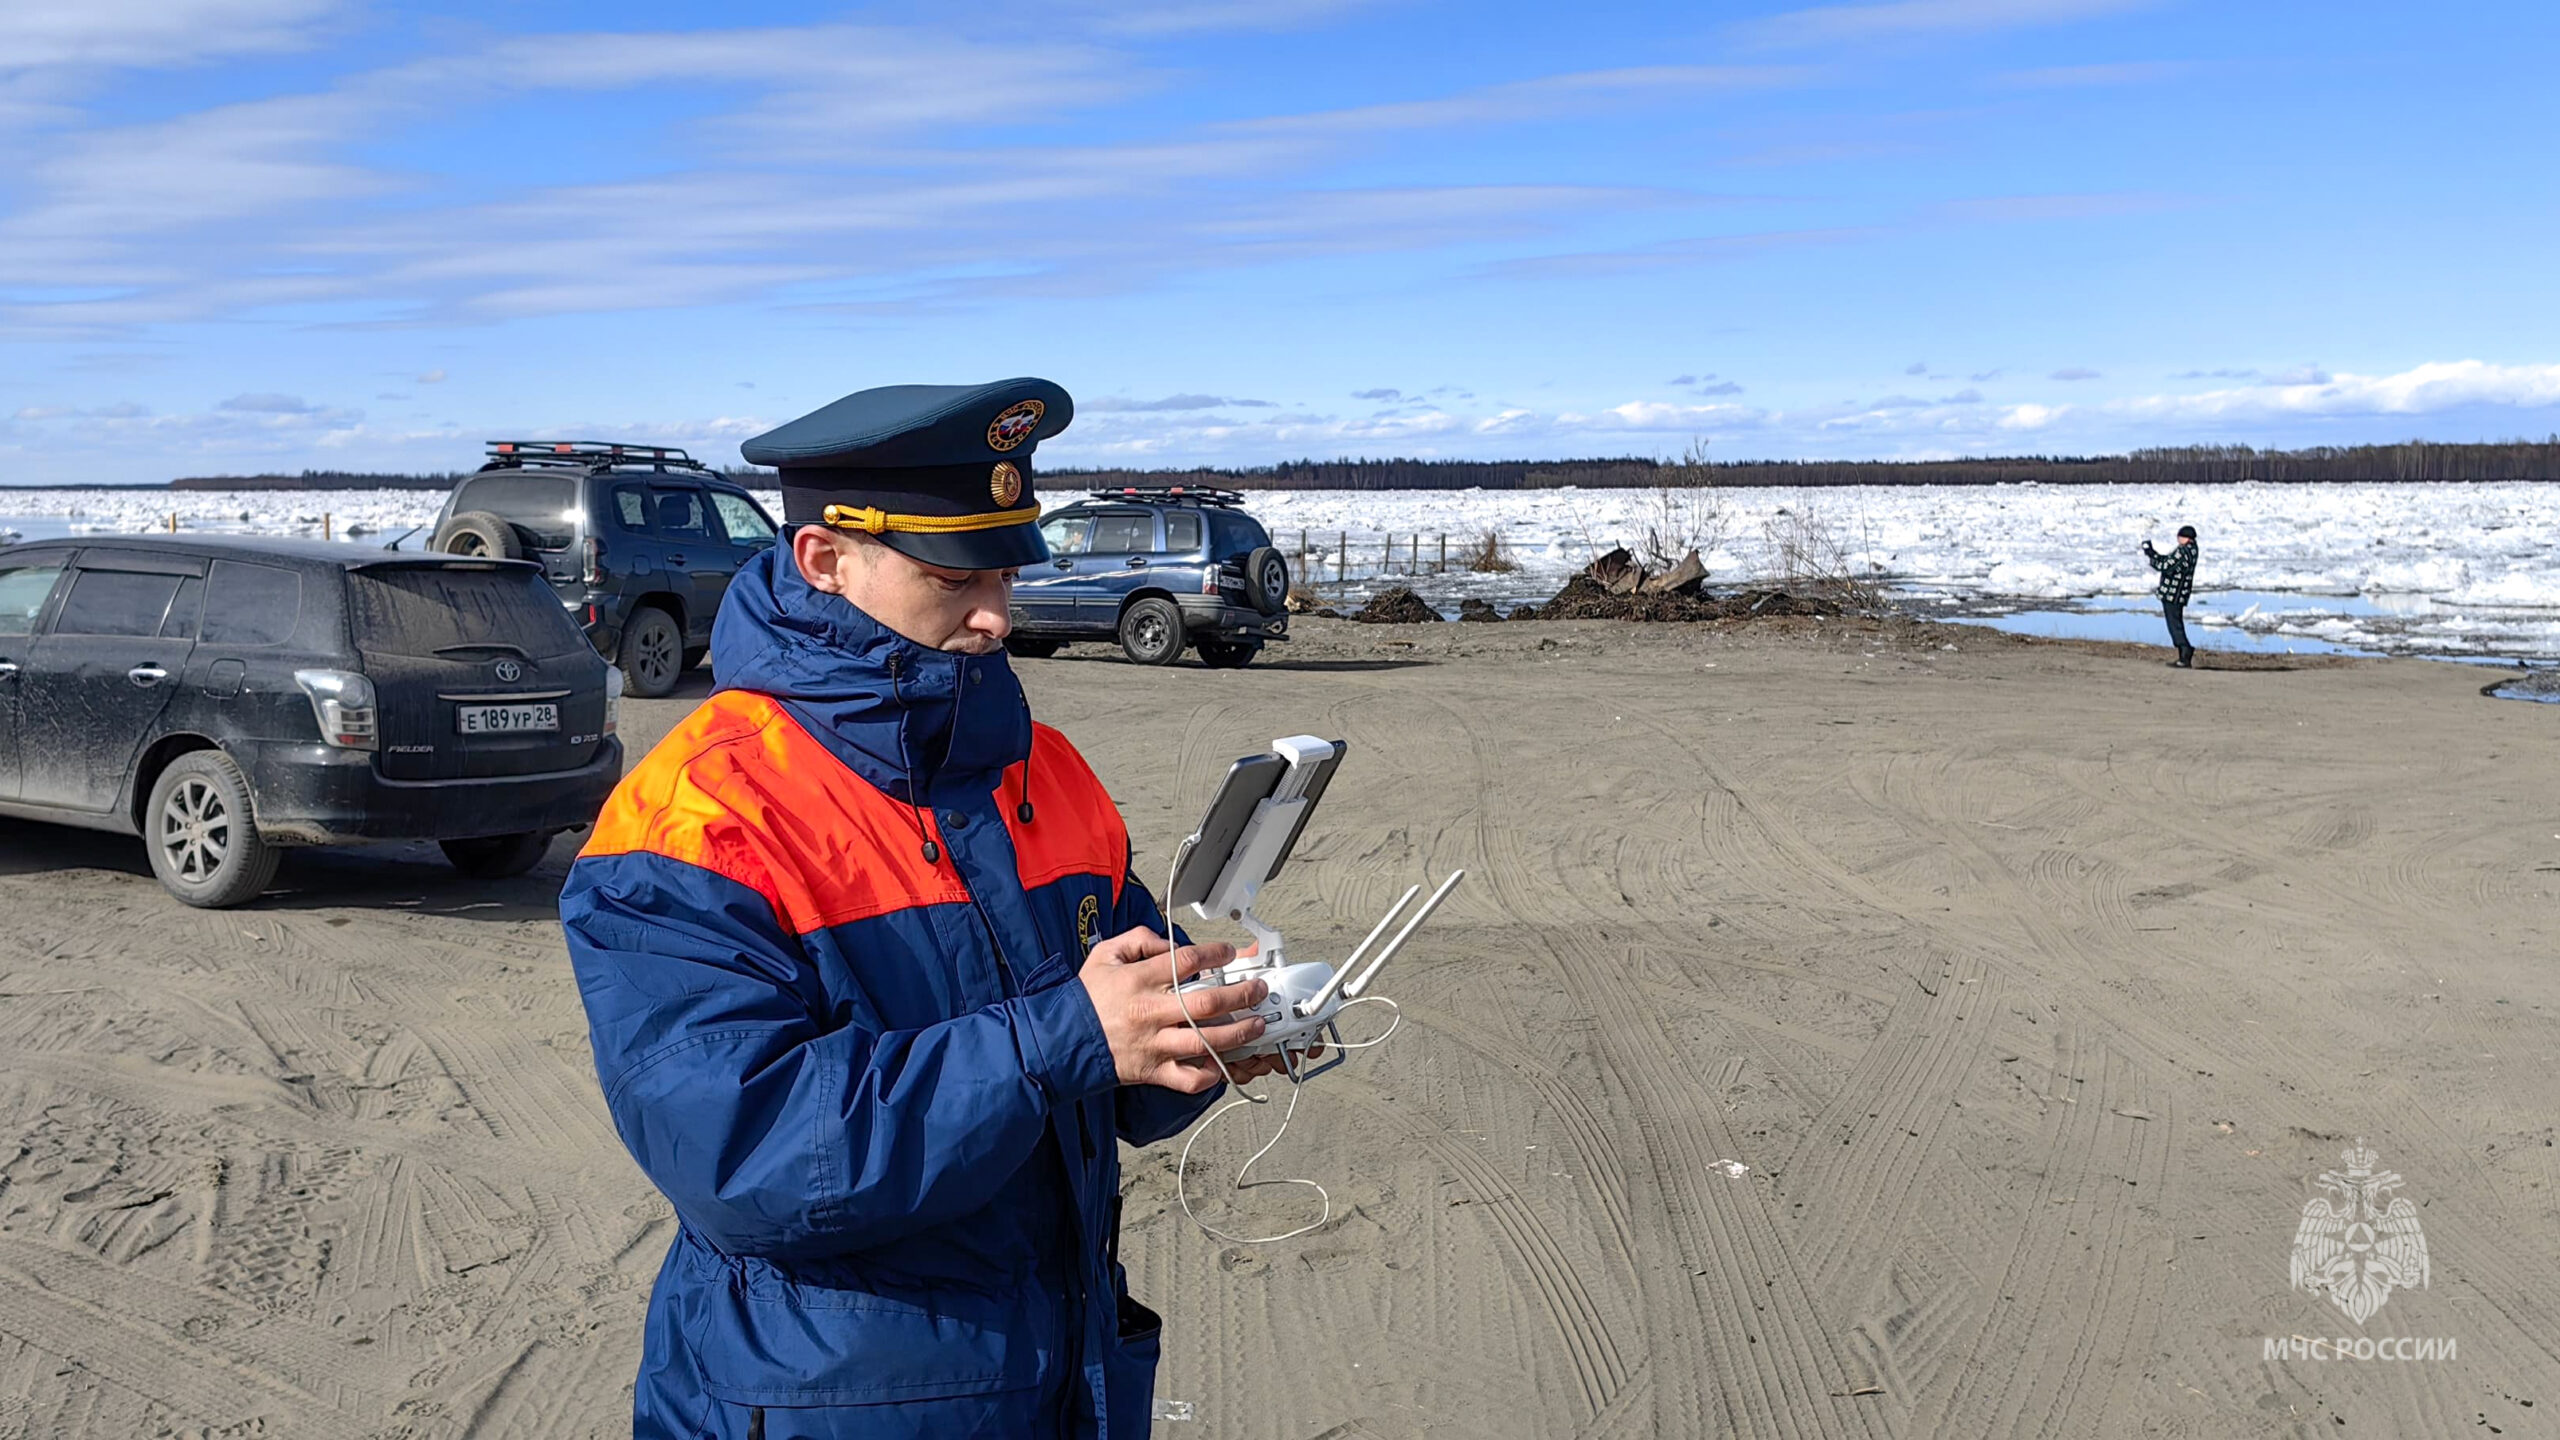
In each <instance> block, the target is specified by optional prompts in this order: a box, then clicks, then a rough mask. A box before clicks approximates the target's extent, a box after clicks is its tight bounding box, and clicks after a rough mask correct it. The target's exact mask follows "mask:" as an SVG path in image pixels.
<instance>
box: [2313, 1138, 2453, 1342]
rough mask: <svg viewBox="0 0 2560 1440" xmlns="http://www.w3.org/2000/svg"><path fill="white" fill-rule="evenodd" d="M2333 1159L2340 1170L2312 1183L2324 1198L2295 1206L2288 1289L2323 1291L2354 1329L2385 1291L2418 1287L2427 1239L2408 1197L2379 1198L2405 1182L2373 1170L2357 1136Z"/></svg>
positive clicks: (2372, 1157) (2374, 1157) (2372, 1156)
mask: <svg viewBox="0 0 2560 1440" xmlns="http://www.w3.org/2000/svg"><path fill="white" fill-rule="evenodd" d="M2339 1158H2340V1159H2342V1160H2344V1161H2346V1162H2347V1168H2346V1171H2345V1172H2344V1173H2343V1174H2342V1173H2340V1172H2338V1171H2335V1170H2324V1171H2322V1172H2320V1178H2319V1181H2318V1182H2317V1183H2318V1184H2319V1186H2320V1188H2321V1189H2323V1190H2326V1191H2328V1192H2329V1194H2327V1195H2315V1196H2313V1197H2312V1198H2311V1199H2309V1200H2306V1201H2304V1202H2303V1205H2302V1223H2301V1224H2300V1225H2299V1226H2297V1227H2295V1229H2294V1232H2293V1288H2294V1289H2296V1290H2310V1291H2326V1292H2327V1293H2328V1296H2329V1303H2331V1304H2333V1305H2335V1306H2337V1307H2338V1309H2339V1310H2340V1311H2341V1312H2342V1313H2344V1314H2345V1315H2346V1317H2347V1318H2348V1319H2350V1320H2353V1321H2354V1322H2356V1323H2357V1324H2358V1325H2362V1324H2363V1323H2364V1322H2365V1321H2366V1320H2368V1319H2370V1318H2372V1315H2373V1312H2375V1311H2377V1310H2379V1309H2381V1308H2382V1303H2383V1302H2384V1301H2386V1300H2388V1299H2390V1298H2391V1292H2392V1291H2394V1290H2423V1289H2425V1288H2426V1286H2427V1237H2426V1236H2425V1235H2424V1234H2422V1233H2420V1231H2419V1229H2418V1207H2417V1206H2416V1205H2414V1204H2412V1203H2411V1202H2410V1200H2409V1197H2408V1196H2406V1195H2401V1196H2396V1197H2390V1198H2386V1197H2387V1196H2388V1195H2389V1192H2391V1191H2393V1190H2398V1189H2400V1188H2401V1187H2403V1186H2404V1185H2406V1184H2407V1183H2408V1182H2407V1181H2405V1180H2402V1179H2401V1178H2400V1177H2399V1176H2398V1175H2396V1174H2394V1173H2393V1172H2391V1171H2389V1170H2382V1169H2377V1168H2376V1167H2377V1166H2378V1165H2379V1163H2380V1162H2381V1159H2382V1157H2381V1156H2380V1155H2379V1154H2377V1153H2375V1152H2374V1151H2372V1150H2370V1149H2367V1148H2366V1147H2365V1143H2364V1139H2363V1137H2361V1136H2359V1137H2357V1139H2356V1143H2355V1147H2354V1148H2353V1149H2350V1150H2347V1151H2344V1152H2342V1153H2341V1154H2340V1155H2339Z"/></svg>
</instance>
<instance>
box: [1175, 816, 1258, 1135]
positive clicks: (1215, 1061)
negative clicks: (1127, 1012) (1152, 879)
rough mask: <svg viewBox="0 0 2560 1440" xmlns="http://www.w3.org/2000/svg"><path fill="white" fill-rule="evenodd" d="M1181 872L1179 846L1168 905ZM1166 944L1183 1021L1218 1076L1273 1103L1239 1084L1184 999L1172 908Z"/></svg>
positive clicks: (1253, 1099)
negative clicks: (1174, 938) (1174, 939)
mask: <svg viewBox="0 0 2560 1440" xmlns="http://www.w3.org/2000/svg"><path fill="white" fill-rule="evenodd" d="M1181 873H1182V851H1181V849H1180V848H1179V847H1177V848H1176V849H1175V850H1174V852H1173V871H1172V873H1171V874H1168V875H1166V876H1165V877H1164V900H1165V903H1166V904H1168V905H1170V904H1172V903H1173V882H1174V879H1175V877H1176V876H1179V875H1180V874H1181ZM1164 943H1165V952H1164V968H1165V971H1166V973H1168V974H1170V975H1172V976H1173V998H1174V1000H1175V1001H1176V1003H1178V1004H1180V1005H1181V1006H1182V1023H1183V1024H1185V1025H1188V1026H1190V1027H1191V1033H1192V1034H1193V1035H1195V1036H1198V1037H1199V1040H1200V1048H1201V1049H1202V1050H1205V1051H1208V1054H1209V1063H1210V1064H1212V1065H1215V1066H1217V1067H1218V1078H1219V1079H1220V1080H1221V1081H1224V1082H1225V1084H1226V1087H1227V1088H1228V1089H1230V1090H1233V1091H1235V1092H1236V1093H1237V1094H1238V1095H1242V1096H1243V1097H1244V1098H1245V1100H1246V1101H1247V1102H1248V1103H1250V1104H1254V1105H1267V1104H1269V1103H1270V1102H1269V1101H1268V1100H1265V1099H1264V1098H1263V1097H1262V1096H1259V1095H1256V1094H1253V1093H1252V1092H1250V1091H1248V1090H1246V1089H1245V1088H1244V1087H1243V1086H1241V1085H1238V1084H1237V1083H1236V1077H1235V1073H1234V1072H1233V1071H1231V1070H1229V1069H1227V1061H1226V1057H1225V1056H1223V1055H1220V1054H1219V1053H1218V1052H1217V1051H1216V1050H1214V1049H1211V1048H1210V1045H1209V1037H1208V1035H1207V1034H1205V1033H1203V1032H1202V1030H1201V1029H1200V1022H1199V1020H1198V1019H1196V1018H1194V1017H1193V1015H1192V1013H1191V1002H1190V1001H1189V1000H1186V999H1184V998H1183V994H1182V962H1181V961H1180V960H1178V959H1176V958H1175V955H1176V953H1177V952H1179V951H1180V950H1181V949H1182V947H1181V946H1179V945H1176V944H1174V943H1173V915H1172V913H1171V912H1169V911H1168V912H1166V914H1165V917H1164Z"/></svg>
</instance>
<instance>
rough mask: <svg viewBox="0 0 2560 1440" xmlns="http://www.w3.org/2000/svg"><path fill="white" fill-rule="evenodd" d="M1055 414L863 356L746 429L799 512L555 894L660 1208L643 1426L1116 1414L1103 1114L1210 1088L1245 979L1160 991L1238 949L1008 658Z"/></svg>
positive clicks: (849, 1425) (1129, 1127) (1126, 1309)
mask: <svg viewBox="0 0 2560 1440" xmlns="http://www.w3.org/2000/svg"><path fill="white" fill-rule="evenodd" d="M1072 414H1073V407H1072V402H1071V401H1070V400H1069V399H1068V397H1067V394H1066V392H1065V391H1064V390H1061V389H1060V388H1059V387H1057V386H1055V385H1052V384H1050V383H1048V382H1047V381H1044V380H1027V379H1026V380H1009V381H1002V382H999V383H996V384H992V385H980V386H918V385H907V386H893V387H889V388H886V389H879V390H867V391H864V392H862V393H860V394H857V395H852V396H848V397H846V398H845V399H843V400H839V401H837V402H836V403H835V404H832V405H829V406H827V407H825V408H824V409H822V410H819V411H817V412H815V413H813V414H810V415H807V416H804V417H802V418H801V419H798V420H795V421H793V422H791V423H790V424H788V425H785V426H783V427H781V428H780V429H777V430H774V431H771V432H769V433H767V434H765V435H762V436H759V437H757V438H756V439H754V440H751V441H749V442H748V443H747V444H746V445H745V446H744V447H743V449H744V453H745V455H746V458H747V459H748V460H750V461H753V462H757V463H764V464H771V465H775V466H777V467H778V468H779V469H780V471H781V478H782V488H783V496H784V512H785V520H786V522H787V525H788V526H789V527H791V528H787V529H786V531H785V534H784V539H783V543H782V544H780V545H779V546H777V547H776V548H774V549H772V550H769V551H767V552H766V553H765V554H763V555H761V556H759V557H757V558H756V559H755V560H754V561H752V562H750V563H749V564H748V565H746V566H745V567H743V568H741V569H740V570H739V572H738V575H737V579H736V581H735V582H734V584H733V585H732V586H731V588H730V590H729V594H728V598H727V600H726V602H725V603H724V604H723V605H722V606H721V609H720V616H719V620H718V623H717V625H716V626H715V628H714V630H713V632H712V644H711V654H712V664H713V668H714V671H715V673H716V674H717V676H718V679H719V685H718V688H717V689H716V690H715V692H714V693H713V694H712V695H711V697H710V698H709V699H708V700H706V701H705V702H704V703H703V705H702V707H701V708H700V709H698V710H696V711H695V712H694V713H693V715H692V716H691V717H690V718H688V719H687V720H685V721H684V722H683V723H682V724H680V725H678V726H677V727H676V729H675V731H674V732H673V733H672V734H670V735H669V736H668V737H667V738H666V740H665V741H664V742H663V743H661V744H660V745H659V746H658V747H657V749H656V750H654V751H653V752H652V753H651V754H650V755H649V757H648V758H647V759H646V760H644V761H642V762H641V763H640V765H639V766H638V767H637V768H635V769H634V770H633V771H632V772H631V774H630V775H629V776H628V777H627V778H626V779H624V781H623V782H622V785H621V787H620V788H619V789H617V790H616V791H615V792H614V795H613V798H612V799H611V800H610V801H609V802H608V803H607V805H606V807H605V810H604V813H603V814H602V816H600V817H599V819H598V820H597V823H596V827H595V833H594V836H593V838H592V840H591V841H590V842H589V844H588V845H587V847H586V850H585V852H584V853H583V854H581V855H580V856H579V858H578V861H577V864H576V866H575V867H574V868H573V869H572V870H571V871H570V875H569V883H568V887H567V890H566V891H565V893H564V894H563V895H562V897H561V906H560V913H561V920H562V924H563V925H564V927H565V928H566V930H567V932H568V939H569V954H570V959H571V960H572V962H573V963H574V964H575V966H576V969H577V977H578V987H579V990H580V992H581V994H582V995H583V996H584V998H585V1001H586V1007H587V1016H588V1020H589V1025H590V1031H591V1034H592V1037H593V1040H594V1047H595V1059H596V1071H597V1075H598V1078H599V1079H600V1080H601V1081H602V1083H603V1088H604V1096H605V1102H606V1105H607V1107H608V1108H609V1109H610V1111H611V1112H612V1116H613V1122H614V1125H615V1127H616V1128H617V1129H618V1130H619V1131H620V1133H621V1135H622V1139H623V1142H624V1144H625V1145H627V1146H628V1147H629V1148H630V1151H631V1154H632V1156H633V1158H634V1159H636V1160H638V1161H639V1163H640V1168H641V1169H642V1170H643V1171H645V1172H646V1173H647V1174H648V1176H649V1178H650V1179H651V1180H652V1181H653V1182H655V1183H656V1185H657V1186H658V1188H659V1189H660V1190H662V1191H664V1192H665V1194H666V1196H667V1198H668V1200H669V1201H671V1202H672V1203H673V1205H674V1207H675V1213H676V1218H677V1220H678V1221H679V1222H680V1225H679V1228H678V1230H677V1232H676V1236H675V1240H674V1243H673V1245H672V1246H671V1248H670V1249H669V1251H668V1254H667V1258H666V1263H665V1264H664V1266H663V1267H662V1268H661V1269H660V1271H659V1274H658V1281H657V1286H656V1289H655V1291H654V1292H653V1293H652V1295H651V1297H650V1303H649V1311H648V1319H647V1325H646V1330H645V1333H644V1337H643V1342H642V1346H643V1350H642V1358H641V1368H640V1376H639V1384H638V1391H637V1395H636V1397H635V1400H634V1415H633V1428H634V1430H635V1431H636V1433H637V1434H638V1435H639V1436H641V1437H670V1440H672V1437H678V1436H681V1437H684V1440H698V1437H712V1436H717V1437H723V1440H747V1437H755V1440H785V1437H799V1436H861V1437H865V1440H889V1437H919V1440H920V1437H941V1436H963V1435H971V1436H1004V1437H1017V1436H1107V1437H1112V1440H1122V1437H1144V1436H1145V1435H1146V1434H1147V1433H1148V1428H1149V1418H1150V1414H1151V1410H1152V1391H1153V1388H1154V1384H1153V1381H1154V1372H1155V1362H1156V1355H1157V1343H1158V1335H1157V1328H1158V1325H1159V1323H1160V1322H1158V1320H1157V1318H1156V1317H1155V1315H1154V1313H1153V1312H1152V1311H1149V1310H1148V1309H1146V1307H1144V1306H1142V1305H1139V1304H1137V1303H1136V1302H1135V1301H1134V1300H1132V1299H1130V1298H1129V1296H1128V1294H1127V1291H1126V1288H1125V1279H1124V1276H1123V1274H1122V1271H1121V1268H1120V1266H1119V1264H1118V1263H1117V1260H1116V1250H1117V1239H1118V1225H1119V1213H1118V1198H1117V1197H1118V1190H1119V1154H1118V1145H1119V1142H1120V1141H1123V1140H1126V1141H1129V1142H1130V1143H1132V1144H1140V1145H1143V1144H1147V1143H1150V1142H1152V1141H1157V1140H1162V1139H1164V1138H1165V1137H1167V1136H1169V1135H1173V1134H1175V1133H1177V1132H1179V1131H1180V1130H1181V1129H1183V1128H1184V1127H1185V1126H1187V1125H1188V1124H1190V1123H1191V1121H1192V1120H1193V1119H1194V1118H1195V1117H1197V1116H1198V1115H1199V1114H1200V1113H1201V1112H1202V1111H1203V1110H1204V1109H1206V1108H1207V1107H1208V1105H1209V1104H1210V1102H1211V1101H1212V1100H1214V1099H1215V1098H1216V1094H1217V1085H1218V1082H1219V1075H1218V1072H1217V1070H1216V1069H1215V1068H1214V1067H1213V1065H1212V1063H1211V1062H1210V1060H1209V1059H1208V1047H1212V1046H1214V1047H1215V1048H1217V1049H1220V1050H1225V1049H1230V1048H1232V1047H1234V1046H1236V1045H1240V1044H1244V1043H1247V1042H1248V1041H1250V1040H1251V1039H1252V1038H1253V1037H1255V1036H1257V1035H1259V1034H1260V1033H1261V1023H1260V1022H1259V1021H1256V1020H1252V1019H1249V1018H1248V1019H1245V1020H1242V1021H1235V1022H1220V1021H1218V1019H1217V1017H1222V1016H1225V1015H1227V1014H1229V1013H1231V1012H1233V1011H1236V1010H1239V1009H1242V1008H1244V1007H1247V1006H1249V1005H1251V1004H1253V1003H1255V1002H1256V1001H1258V1000H1260V999H1261V997H1262V993H1263V989H1264V987H1263V985H1262V984H1261V982H1259V981H1248V982H1245V983H1242V984H1236V985H1228V986H1223V987H1219V988H1217V989H1212V990H1208V991H1204V992H1201V993H1198V994H1195V995H1193V996H1190V997H1187V998H1188V1004H1189V1010H1190V1015H1189V1016H1188V1017H1186V1016H1185V1013H1184V1005H1185V999H1183V998H1177V997H1176V996H1175V995H1174V993H1173V982H1174V976H1175V975H1176V974H1177V973H1178V974H1180V975H1181V976H1183V977H1185V978H1188V977H1189V976H1191V975H1193V974H1195V973H1197V972H1198V971H1200V970H1203V969H1207V968H1213V967H1216V966H1219V965H1222V964H1224V963H1226V961H1227V960H1228V959H1230V958H1232V955H1233V951H1232V949H1231V947H1228V946H1225V945H1214V944H1210V945H1199V946H1185V947H1184V948H1181V949H1178V950H1175V949H1174V948H1173V946H1174V944H1176V943H1179V942H1180V937H1179V936H1177V937H1176V940H1175V941H1174V942H1168V941H1167V940H1165V939H1163V938H1161V936H1160V934H1159V932H1160V931H1162V930H1164V929H1165V922H1164V918H1163V916H1162V914H1161V913H1160V912H1159V911H1158V909H1157V907H1156V902H1155V901H1154V899H1153V898H1151V897H1150V896H1149V895H1148V893H1147V892H1146V890H1145V889H1144V888H1143V887H1142V886H1140V885H1139V884H1138V882H1137V881H1136V880H1135V879H1134V878H1131V876H1130V865H1129V861H1130V853H1129V840H1128V834H1127V832H1126V830H1125V829H1123V827H1122V825H1121V820H1120V816H1119V812H1118V811H1117V809H1116V808H1115V807H1114V806H1113V804H1112V801H1111V797H1110V796H1109V795H1108V794H1107V793H1105V792H1104V790H1103V788H1102V785H1101V782H1100V781H1098V780H1096V779H1095V778H1094V774H1093V772H1092V771H1091V770H1090V769H1088V768H1087V767H1086V765H1085V762H1084V759H1083V757H1082V756H1080V755H1078V754H1077V753H1076V750H1075V747H1074V746H1072V745H1070V744H1068V743H1067V741H1066V739H1065V737H1063V736H1061V735H1060V734H1059V733H1058V732H1057V731H1055V730H1052V729H1049V728H1048V727H1046V726H1041V725H1035V724H1033V723H1032V720H1031V714H1030V708H1029V706H1028V704H1027V703H1026V701H1025V700H1024V698H1023V694H1022V690H1021V688H1020V686H1019V685H1018V684H1017V683H1016V681H1015V678H1014V675H1013V672H1012V670H1011V669H1010V668H1009V666H1008V664H1007V661H1006V657H1005V654H1004V636H1005V631H1006V628H1007V604H1008V600H1009V599H1010V590H1011V584H1012V579H1013V575H1014V571H1015V569H1016V568H1017V567H1019V566H1023V565H1030V564H1036V563H1038V562H1040V561H1043V560H1045V559H1047V557H1048V552H1047V547H1046V546H1045V545H1044V544H1043V543H1042V541H1041V538H1040V531H1039V528H1038V521H1039V514H1040V511H1039V505H1038V503H1037V502H1036V501H1035V500H1034V499H1033V498H1032V482H1031V466H1030V458H1031V453H1032V450H1033V449H1034V447H1035V446H1036V445H1037V443H1038V442H1039V441H1041V440H1043V439H1046V438H1048V437H1050V436H1052V435H1055V434H1057V433H1058V432H1059V431H1060V430H1063V429H1065V428H1066V425H1067V422H1068V420H1069V418H1070V417H1071V415H1072ZM1169 950H1171V951H1172V959H1171V960H1170V961H1168V959H1167V952H1168V951H1169ZM1193 1019H1197V1020H1198V1021H1200V1022H1201V1024H1202V1026H1203V1028H1202V1029H1201V1030H1196V1031H1195V1030H1194V1029H1193V1027H1192V1024H1191V1021H1192V1020H1193ZM1233 1068H1234V1071H1235V1074H1236V1077H1237V1078H1238V1079H1239V1080H1242V1079H1246V1078H1249V1077H1251V1076H1254V1075H1258V1074H1262V1073H1267V1072H1268V1071H1269V1070H1270V1069H1272V1068H1274V1062H1272V1061H1269V1060H1262V1061H1258V1062H1253V1063H1248V1064H1245V1065H1238V1066H1235V1067H1233Z"/></svg>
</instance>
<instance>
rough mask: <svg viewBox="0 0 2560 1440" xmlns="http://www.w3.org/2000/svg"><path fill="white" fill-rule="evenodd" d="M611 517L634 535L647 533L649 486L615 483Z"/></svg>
mask: <svg viewBox="0 0 2560 1440" xmlns="http://www.w3.org/2000/svg"><path fill="white" fill-rule="evenodd" d="M613 518H614V519H615V521H617V522H618V523H620V524H621V526H622V528H623V529H625V530H628V531H630V532H631V533H632V534H634V535H646V534H648V533H649V487H648V486H646V485H616V486H614V487H613Z"/></svg>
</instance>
